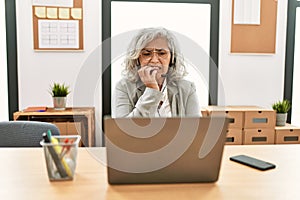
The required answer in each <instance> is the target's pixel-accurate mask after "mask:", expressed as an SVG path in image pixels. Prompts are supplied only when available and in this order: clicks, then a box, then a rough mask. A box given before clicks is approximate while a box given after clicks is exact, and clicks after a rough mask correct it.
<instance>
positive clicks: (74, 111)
mask: <svg viewBox="0 0 300 200" xmlns="http://www.w3.org/2000/svg"><path fill="white" fill-rule="evenodd" d="M14 120H30V121H33V120H34V121H46V122H51V123H55V124H56V125H57V126H58V127H59V128H60V129H62V127H61V126H59V124H61V123H62V122H68V121H72V122H82V124H83V127H84V128H83V131H76V128H75V132H78V133H79V134H80V135H81V139H82V141H83V143H84V145H85V146H89V147H93V146H95V108H93V107H74V108H66V110H55V109H54V108H47V111H45V112H24V111H19V112H15V113H14ZM73 130H74V128H73ZM61 132H63V133H62V134H65V133H64V132H65V131H63V130H61ZM86 138H87V139H86Z"/></svg>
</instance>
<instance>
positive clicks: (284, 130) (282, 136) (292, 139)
mask: <svg viewBox="0 0 300 200" xmlns="http://www.w3.org/2000/svg"><path fill="white" fill-rule="evenodd" d="M275 144H300V127H296V126H293V125H290V124H286V125H285V126H276V127H275Z"/></svg>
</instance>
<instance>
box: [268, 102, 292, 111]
mask: <svg viewBox="0 0 300 200" xmlns="http://www.w3.org/2000/svg"><path fill="white" fill-rule="evenodd" d="M272 108H273V110H275V111H276V113H287V112H288V111H289V110H290V108H291V103H290V102H289V100H287V99H284V100H283V101H277V102H275V103H274V104H272Z"/></svg>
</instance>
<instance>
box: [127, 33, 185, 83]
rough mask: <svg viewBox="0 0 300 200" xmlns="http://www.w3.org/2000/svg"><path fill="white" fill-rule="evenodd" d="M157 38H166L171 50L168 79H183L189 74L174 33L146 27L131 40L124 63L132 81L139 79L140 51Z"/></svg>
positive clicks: (128, 76)
mask: <svg viewBox="0 0 300 200" xmlns="http://www.w3.org/2000/svg"><path fill="white" fill-rule="evenodd" d="M156 38H165V39H166V40H167V42H168V47H169V50H170V52H171V60H170V66H169V71H168V81H170V80H177V79H181V78H183V76H185V75H186V74H187V71H186V69H185V65H184V59H183V56H182V54H181V52H180V49H179V45H178V44H177V40H176V38H175V36H174V35H173V33H171V32H170V31H169V30H167V29H165V28H145V29H142V30H140V31H139V33H138V34H137V35H136V36H135V37H134V38H133V39H132V40H131V43H130V44H129V47H128V49H127V53H126V58H125V61H124V63H123V64H124V65H125V69H124V71H123V75H124V76H125V77H126V78H127V79H129V80H131V81H137V80H139V76H138V73H137V71H138V67H137V66H139V61H138V59H139V55H140V52H141V51H142V49H143V48H144V47H145V46H146V45H147V44H148V43H149V42H151V41H153V40H154V39H156Z"/></svg>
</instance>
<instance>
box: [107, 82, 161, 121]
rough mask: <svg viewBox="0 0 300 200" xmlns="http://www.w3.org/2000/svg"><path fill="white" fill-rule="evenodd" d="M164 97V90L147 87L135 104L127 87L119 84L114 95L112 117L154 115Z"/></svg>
mask: <svg viewBox="0 0 300 200" xmlns="http://www.w3.org/2000/svg"><path fill="white" fill-rule="evenodd" d="M162 97H163V93H162V92H160V91H157V90H155V89H152V88H146V89H145V91H144V93H143V94H142V95H141V96H140V98H139V99H138V101H137V102H136V104H135V105H134V102H133V100H132V99H131V97H130V95H129V91H127V88H126V87H124V86H122V85H121V84H118V85H117V86H116V89H115V92H114V96H113V104H112V108H113V109H112V117H115V118H119V117H154V116H155V112H156V110H157V107H158V104H159V102H160V100H161V99H162Z"/></svg>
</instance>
